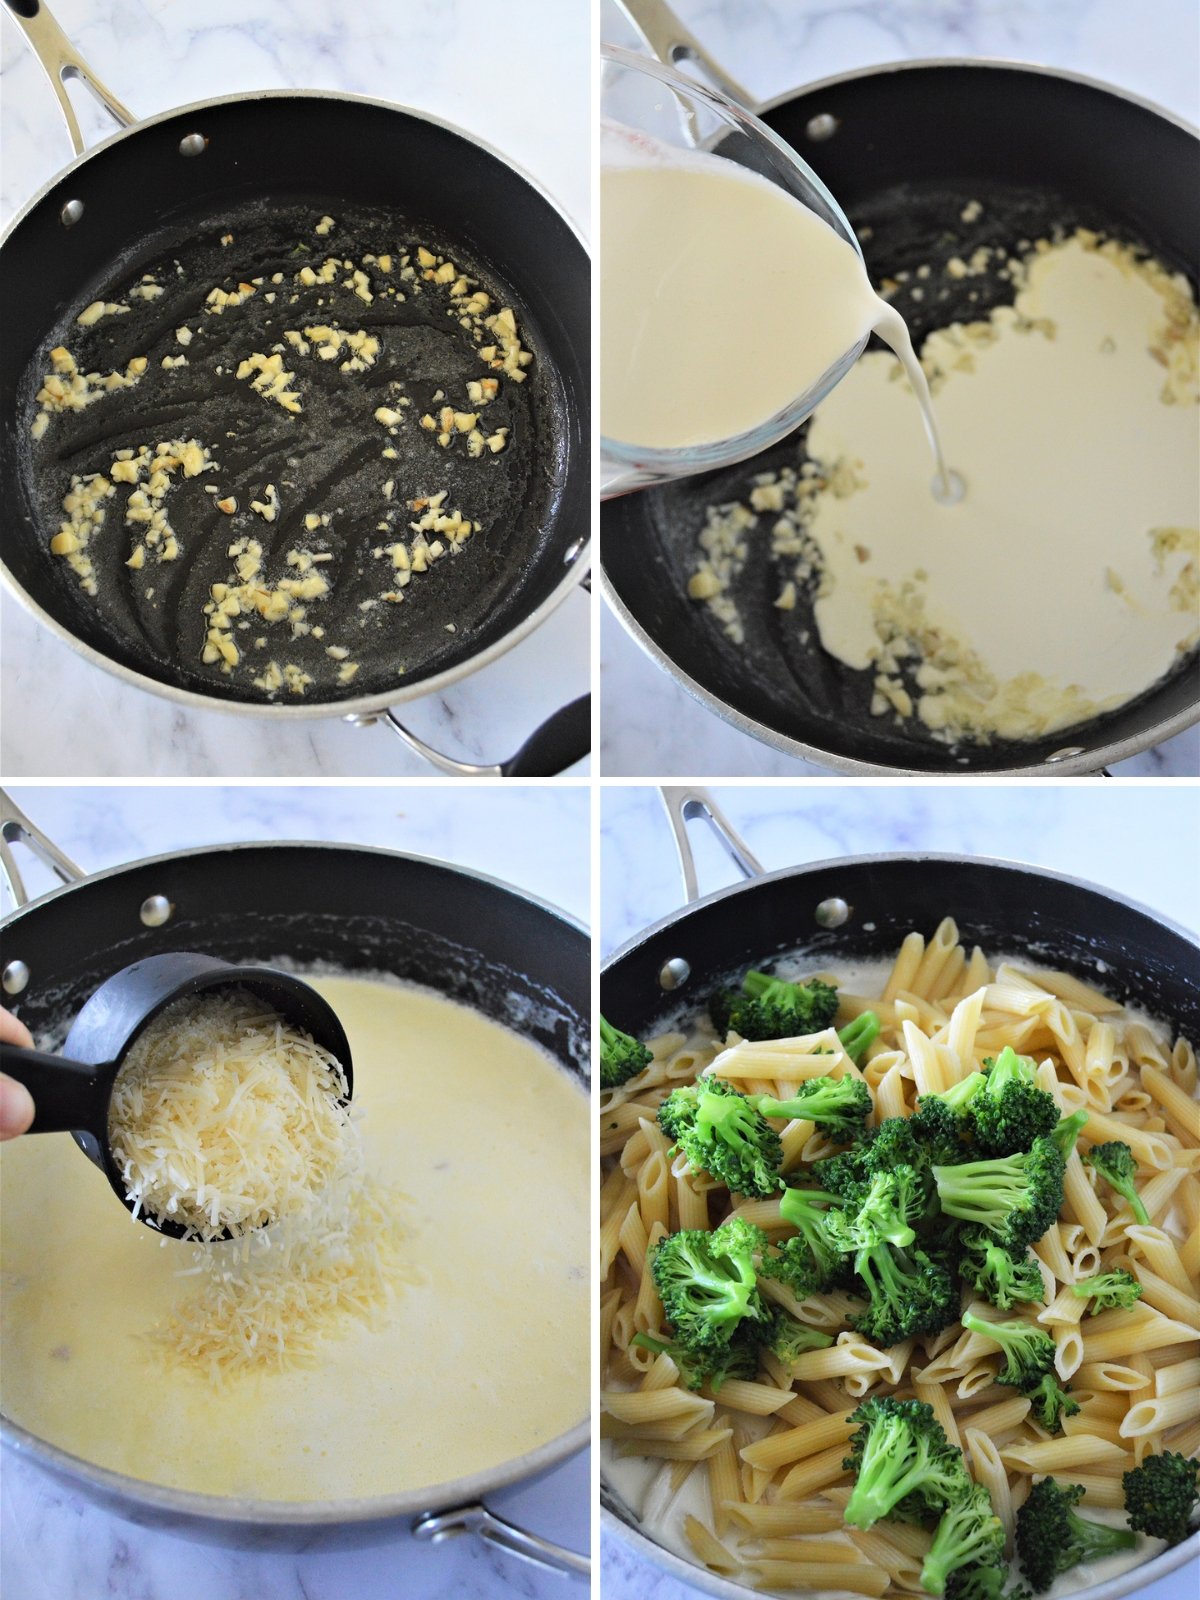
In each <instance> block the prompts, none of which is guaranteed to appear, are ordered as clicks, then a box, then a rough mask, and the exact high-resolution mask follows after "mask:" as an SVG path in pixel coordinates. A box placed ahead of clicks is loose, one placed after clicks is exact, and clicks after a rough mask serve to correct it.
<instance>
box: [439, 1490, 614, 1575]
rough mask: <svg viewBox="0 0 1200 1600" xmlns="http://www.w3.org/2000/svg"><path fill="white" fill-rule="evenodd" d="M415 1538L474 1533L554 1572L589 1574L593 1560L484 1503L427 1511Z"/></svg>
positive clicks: (456, 1536)
mask: <svg viewBox="0 0 1200 1600" xmlns="http://www.w3.org/2000/svg"><path fill="white" fill-rule="evenodd" d="M412 1531H413V1537H414V1538H417V1539H424V1540H427V1541H428V1542H429V1543H430V1544H440V1543H441V1542H442V1540H443V1539H456V1538H458V1537H459V1536H460V1535H461V1534H464V1533H473V1534H475V1535H476V1536H477V1537H478V1538H480V1539H484V1540H486V1541H487V1543H488V1544H494V1545H498V1546H499V1547H500V1549H501V1550H507V1551H508V1552H509V1554H510V1555H514V1556H520V1557H521V1559H522V1560H523V1561H531V1562H532V1563H533V1564H534V1565H535V1566H538V1567H548V1568H549V1569H550V1571H551V1572H565V1573H568V1574H575V1573H578V1574H581V1575H583V1576H585V1577H586V1576H587V1574H588V1573H589V1572H590V1571H591V1562H590V1561H589V1559H588V1557H587V1556H581V1555H579V1554H577V1552H576V1551H574V1550H568V1549H567V1547H566V1545H561V1544H553V1543H551V1541H550V1540H549V1539H542V1538H540V1537H539V1536H538V1535H537V1534H536V1533H529V1532H527V1531H526V1529H524V1528H518V1527H517V1526H516V1524H515V1523H512V1522H506V1521H505V1520H504V1518H503V1517H498V1516H496V1515H495V1514H494V1513H493V1512H491V1511H489V1510H488V1508H487V1507H486V1506H485V1505H480V1504H474V1505H466V1506H457V1507H455V1509H454V1510H453V1511H426V1512H424V1513H423V1514H422V1515H421V1516H419V1517H418V1518H417V1519H416V1521H415V1522H414V1523H413V1526H412Z"/></svg>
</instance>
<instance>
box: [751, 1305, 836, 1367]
mask: <svg viewBox="0 0 1200 1600" xmlns="http://www.w3.org/2000/svg"><path fill="white" fill-rule="evenodd" d="M770 1310H771V1313H772V1323H771V1327H770V1329H769V1330H768V1331H766V1332H764V1333H763V1335H762V1341H761V1342H762V1345H763V1347H764V1349H767V1350H769V1351H770V1352H771V1354H772V1355H773V1356H776V1357H777V1358H778V1359H779V1360H780V1361H781V1362H782V1363H783V1365H784V1366H785V1367H787V1368H788V1369H789V1370H790V1369H791V1367H792V1366H794V1364H795V1362H796V1360H797V1358H798V1357H799V1356H802V1355H804V1354H805V1352H806V1351H809V1350H827V1349H828V1348H829V1346H830V1345H831V1344H832V1343H833V1334H831V1333H822V1332H821V1330H820V1328H814V1327H813V1326H812V1325H811V1324H810V1323H807V1322H801V1321H800V1320H799V1318H798V1317H793V1316H792V1314H791V1313H790V1312H789V1311H785V1310H784V1309H783V1307H782V1306H772V1307H770Z"/></svg>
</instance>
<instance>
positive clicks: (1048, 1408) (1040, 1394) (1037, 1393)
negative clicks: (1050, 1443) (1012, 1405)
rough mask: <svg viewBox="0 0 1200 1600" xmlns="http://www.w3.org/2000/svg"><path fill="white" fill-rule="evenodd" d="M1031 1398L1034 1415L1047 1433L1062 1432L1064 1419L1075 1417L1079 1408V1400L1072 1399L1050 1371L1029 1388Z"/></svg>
mask: <svg viewBox="0 0 1200 1600" xmlns="http://www.w3.org/2000/svg"><path fill="white" fill-rule="evenodd" d="M1029 1398H1030V1401H1031V1402H1032V1404H1033V1414H1034V1416H1035V1417H1036V1418H1037V1419H1038V1421H1039V1422H1040V1423H1041V1425H1042V1427H1043V1428H1045V1430H1046V1432H1047V1433H1060V1432H1061V1431H1062V1419H1063V1418H1064V1417H1073V1416H1074V1415H1075V1413H1076V1412H1077V1411H1078V1410H1079V1402H1078V1401H1077V1400H1072V1399H1071V1396H1070V1394H1069V1393H1068V1391H1067V1390H1066V1389H1060V1388H1059V1385H1058V1379H1057V1378H1056V1377H1055V1376H1054V1374H1053V1373H1052V1372H1048V1373H1047V1374H1046V1376H1045V1377H1044V1378H1043V1379H1042V1381H1041V1382H1040V1383H1038V1384H1035V1385H1034V1387H1033V1388H1032V1389H1030V1390H1029Z"/></svg>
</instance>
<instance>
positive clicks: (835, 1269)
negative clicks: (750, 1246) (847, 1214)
mask: <svg viewBox="0 0 1200 1600" xmlns="http://www.w3.org/2000/svg"><path fill="white" fill-rule="evenodd" d="M822 1207H826V1208H828V1209H822ZM779 1215H780V1216H781V1217H782V1219H783V1220H784V1222H786V1223H787V1224H788V1225H789V1226H790V1227H793V1228H795V1229H796V1230H797V1232H798V1237H796V1238H792V1239H784V1240H782V1241H781V1242H780V1245H779V1254H778V1255H774V1254H772V1255H767V1256H764V1258H763V1263H762V1271H763V1273H764V1275H765V1276H766V1277H768V1278H777V1279H778V1280H779V1281H780V1282H781V1283H784V1284H787V1285H788V1287H789V1288H791V1290H792V1292H793V1293H794V1294H795V1295H796V1298H797V1299H799V1300H803V1299H804V1298H805V1296H806V1295H810V1294H815V1293H816V1291H817V1290H818V1289H826V1288H828V1287H829V1285H830V1284H831V1283H832V1282H833V1280H834V1279H835V1278H836V1277H837V1276H838V1273H839V1272H840V1271H841V1268H842V1257H843V1256H844V1255H845V1254H846V1246H845V1233H844V1219H843V1216H842V1213H841V1210H840V1209H839V1207H838V1202H837V1196H836V1195H834V1194H830V1193H828V1192H827V1191H826V1190H824V1189H785V1190H784V1191H783V1194H782V1195H781V1196H780V1200H779Z"/></svg>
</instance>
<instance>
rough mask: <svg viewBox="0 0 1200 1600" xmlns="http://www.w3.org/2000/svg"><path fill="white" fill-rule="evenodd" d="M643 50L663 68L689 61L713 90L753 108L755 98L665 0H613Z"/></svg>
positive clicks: (741, 104)
mask: <svg viewBox="0 0 1200 1600" xmlns="http://www.w3.org/2000/svg"><path fill="white" fill-rule="evenodd" d="M616 4H617V5H618V6H619V7H620V9H621V10H622V11H623V12H624V13H625V15H626V17H627V18H628V19H629V22H630V23H631V25H632V26H633V28H634V29H635V30H636V32H637V33H638V34H639V35H640V36H641V38H642V41H643V42H644V44H645V46H646V48H647V49H648V50H649V51H650V52H651V54H652V55H655V56H657V57H658V59H659V60H660V61H661V62H662V64H663V66H664V67H674V66H677V65H678V64H679V62H681V61H690V62H692V63H693V64H694V65H695V66H697V67H699V69H700V71H701V72H702V73H703V74H704V76H705V78H707V79H708V81H709V83H710V84H711V85H712V87H713V88H714V89H718V90H719V91H720V92H721V93H722V94H723V95H725V96H726V98H727V99H730V100H734V101H736V102H737V104H738V105H740V106H747V107H753V106H754V105H755V104H756V97H755V96H754V95H752V94H751V93H750V91H749V89H747V88H746V87H745V86H744V85H743V84H740V83H739V82H738V81H737V79H736V78H731V77H730V75H729V73H728V72H726V71H725V68H724V67H723V66H722V65H721V63H720V62H719V61H717V60H716V58H715V57H713V56H711V55H710V54H709V53H708V51H707V50H706V49H705V48H704V46H703V45H702V44H701V43H700V41H699V39H697V38H696V36H695V34H694V33H692V32H691V31H690V30H689V29H688V28H685V27H684V25H683V23H682V22H681V21H680V20H679V18H678V17H677V16H676V15H675V13H674V12H673V11H672V10H671V8H670V6H669V5H667V4H666V3H665V0H616Z"/></svg>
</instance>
